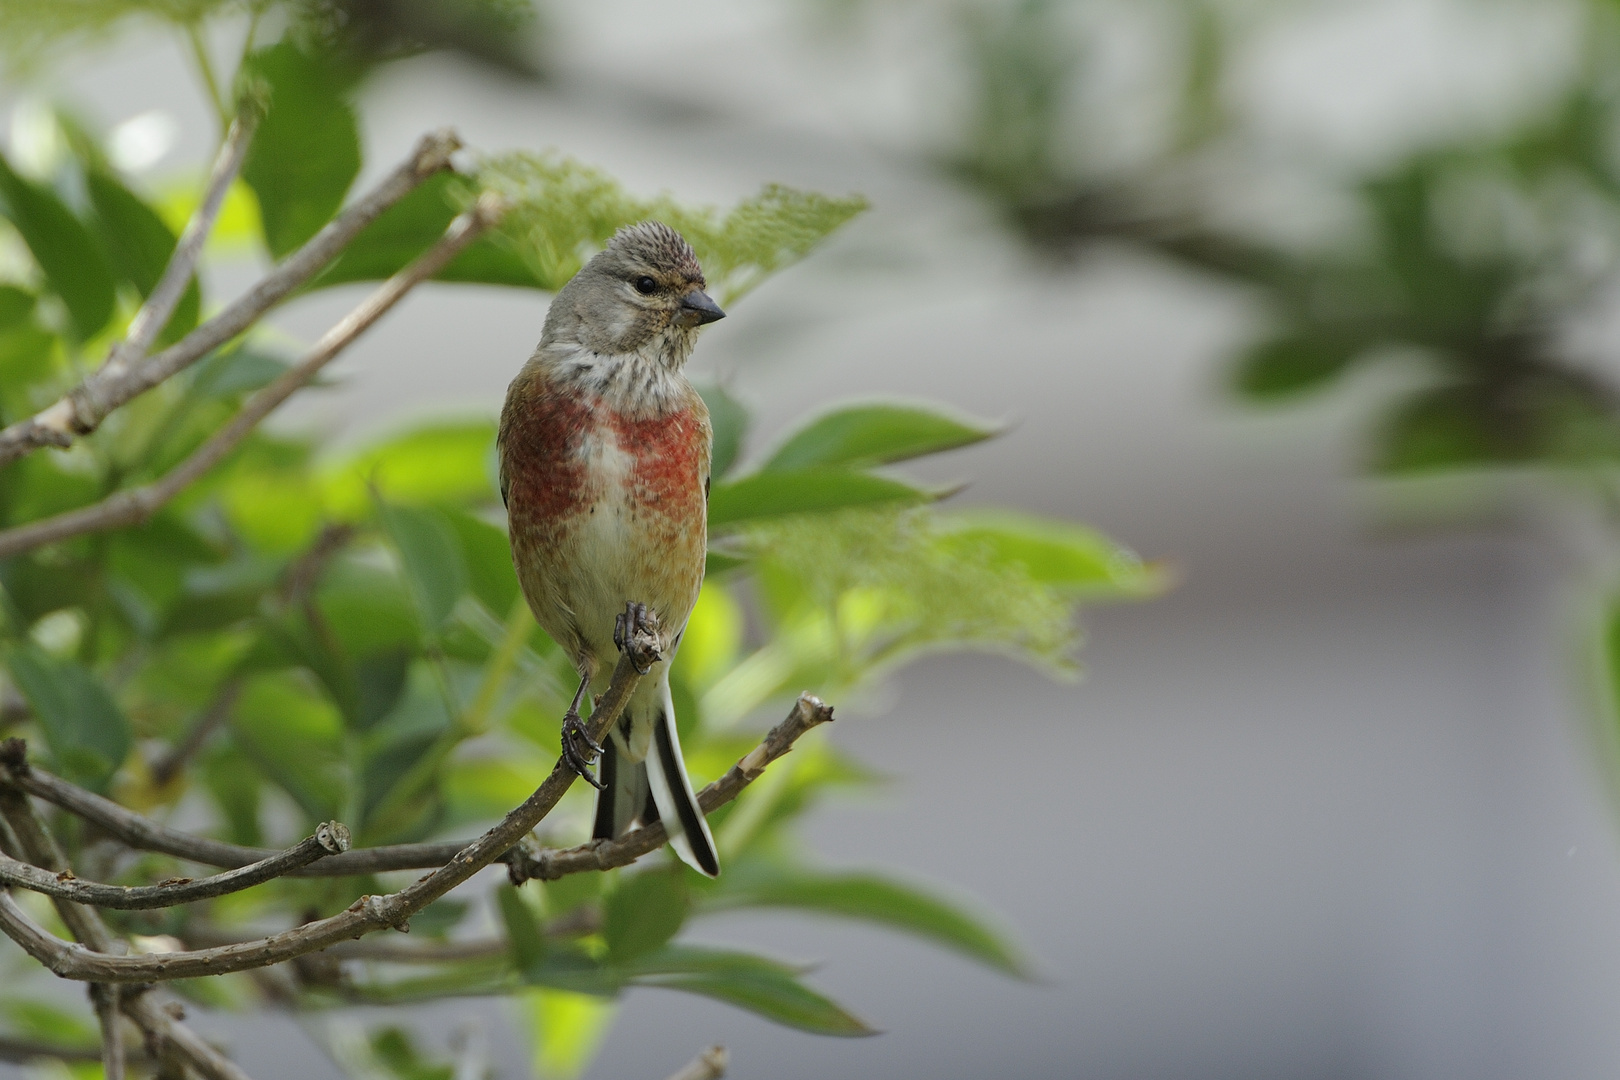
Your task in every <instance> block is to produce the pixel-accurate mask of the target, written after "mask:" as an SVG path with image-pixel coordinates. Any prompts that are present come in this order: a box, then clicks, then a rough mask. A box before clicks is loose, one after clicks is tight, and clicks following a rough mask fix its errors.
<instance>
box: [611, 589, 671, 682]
mask: <svg viewBox="0 0 1620 1080" xmlns="http://www.w3.org/2000/svg"><path fill="white" fill-rule="evenodd" d="M613 644H614V645H616V646H618V649H619V651H620V652H622V653H624V654H625V655H626V656H628V657H630V662H631V663H632V664H634V665H635V668H636V674H637V675H645V674H647V672H649V671H651V670H652V666H653V665H654V664H656V663H658V661H660V660H662V659H663V656H662V655H660V653H659V651H658V616H656V615H654V614H653V613H652V612H651V611H650V610H648V608H647V605H646V604H638V603H636V602H634V601H631V602H630V603H628V604H626V605H624V611H622V612H621V613H619V615H618V616H617V617H615V618H614V620H613Z"/></svg>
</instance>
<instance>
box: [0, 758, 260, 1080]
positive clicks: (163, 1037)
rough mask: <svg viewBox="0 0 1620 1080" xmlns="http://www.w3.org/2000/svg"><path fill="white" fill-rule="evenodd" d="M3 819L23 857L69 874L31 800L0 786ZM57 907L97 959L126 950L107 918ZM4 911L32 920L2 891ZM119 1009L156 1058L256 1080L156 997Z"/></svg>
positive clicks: (218, 1078) (222, 1076)
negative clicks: (121, 949) (109, 928)
mask: <svg viewBox="0 0 1620 1080" xmlns="http://www.w3.org/2000/svg"><path fill="white" fill-rule="evenodd" d="M0 816H3V817H4V818H5V822H6V824H7V825H8V826H10V838H11V839H14V840H15V841H16V843H17V844H18V852H17V853H18V854H20V855H22V856H23V857H24V858H27V859H28V860H29V861H30V862H33V863H35V864H37V865H38V866H40V867H42V868H44V869H46V870H53V871H56V872H57V873H62V872H64V871H69V869H70V868H69V867H68V865H67V859H66V858H64V857H63V855H62V850H61V848H59V847H57V846H56V840H55V838H54V837H52V836H51V834H50V832H49V831H48V830H47V829H46V828H45V822H44V821H43V820H42V819H41V818H40V816H39V814H38V813H37V812H36V811H35V810H34V807H33V805H32V804H31V803H29V801H28V798H27V796H25V795H23V794H21V793H20V792H18V791H16V790H14V789H12V788H9V787H0ZM53 903H54V904H55V906H56V911H57V914H58V915H60V916H61V917H62V922H63V923H64V924H66V926H67V928H68V930H69V931H70V932H71V933H72V934H73V936H74V937H76V938H78V939H79V940H80V941H82V942H83V943H84V944H85V945H86V946H88V947H89V948H90V949H93V950H95V952H94V953H92V954H91V955H99V954H101V953H105V952H110V951H111V950H113V949H116V948H121V947H122V946H123V942H121V941H119V940H118V939H117V938H116V937H114V936H113V934H112V931H110V930H108V929H107V924H106V923H104V922H102V921H101V916H100V915H97V914H96V913H95V912H94V911H91V910H90V909H89V908H84V907H80V906H79V905H77V904H70V903H68V902H67V901H65V900H54V901H53ZM0 908H6V909H9V911H14V912H16V913H17V914H18V915H21V917H22V918H23V919H24V920H27V918H28V917H27V916H26V915H22V909H21V908H19V907H17V905H16V901H14V900H13V899H12V898H11V893H9V892H0ZM8 932H9V931H8ZM47 936H49V937H51V940H52V941H54V942H56V944H57V945H59V946H62V947H64V948H74V949H77V950H78V951H79V952H84V951H85V949H83V948H81V947H79V946H67V945H65V944H64V943H63V942H62V941H60V940H59V939H57V938H56V937H54V936H51V935H47ZM120 959H122V958H121V957H120ZM118 1004H119V1008H120V1009H122V1010H123V1013H124V1015H125V1016H127V1017H129V1018H130V1019H131V1020H133V1021H135V1025H136V1026H137V1027H139V1028H140V1029H141V1032H142V1033H143V1034H144V1035H145V1036H146V1044H147V1049H148V1051H149V1052H150V1053H151V1055H152V1056H153V1057H155V1058H159V1059H161V1058H163V1057H165V1056H166V1055H167V1056H172V1057H174V1058H178V1059H180V1060H181V1061H182V1062H184V1063H185V1064H187V1065H190V1066H191V1067H192V1068H193V1069H195V1070H196V1071H197V1072H199V1073H201V1074H202V1075H203V1076H204V1077H205V1078H206V1080H251V1077H249V1076H248V1074H247V1073H245V1072H243V1071H242V1070H241V1069H240V1068H238V1067H237V1065H236V1064H235V1063H234V1062H232V1061H231V1060H230V1059H229V1058H227V1057H226V1056H225V1055H224V1054H221V1053H220V1052H219V1051H218V1050H216V1049H214V1048H213V1047H212V1046H210V1045H208V1043H206V1042H204V1041H203V1040H202V1038H201V1037H199V1036H198V1035H197V1033H196V1032H194V1031H192V1030H191V1029H190V1028H189V1027H187V1026H186V1025H184V1024H182V1023H180V1022H179V1020H178V1018H177V1017H175V1016H174V1015H171V1014H170V1012H169V1011H168V1009H166V1008H165V1007H164V1006H163V1005H161V1004H160V1003H159V1002H157V1001H156V1000H154V997H153V995H152V994H150V993H140V992H138V991H137V992H131V993H125V994H120V995H119V1000H118Z"/></svg>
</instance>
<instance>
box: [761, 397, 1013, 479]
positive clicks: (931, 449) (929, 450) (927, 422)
mask: <svg viewBox="0 0 1620 1080" xmlns="http://www.w3.org/2000/svg"><path fill="white" fill-rule="evenodd" d="M1000 430H1001V428H1000V427H999V426H998V425H995V424H989V423H985V422H984V421H979V420H969V419H965V418H962V417H957V416H952V415H949V414H947V413H945V412H943V411H941V410H939V409H938V408H935V407H922V406H914V405H892V404H871V405H852V406H847V407H845V408H842V409H838V410H836V411H834V412H831V413H828V414H827V415H826V416H823V417H820V418H819V419H816V420H813V421H811V422H810V423H809V424H807V425H805V426H804V427H803V428H801V429H799V430H798V431H797V432H795V433H794V434H792V435H790V436H788V439H787V441H786V442H785V443H783V444H782V446H781V447H780V448H779V449H778V450H777V451H776V453H774V454H772V455H771V457H770V460H769V461H767V462H766V463H765V465H764V468H765V469H766V470H769V471H783V470H794V469H810V468H816V467H824V466H845V467H848V468H864V467H867V466H870V465H885V464H888V463H890V462H896V461H906V460H908V459H910V458H915V457H921V456H923V455H924V454H936V453H939V452H940V451H942V450H952V449H955V448H956V447H959V446H968V445H970V444H972V443H976V442H981V441H983V440H985V439H988V438H990V437H991V436H992V435H995V434H996V433H997V432H999V431H1000Z"/></svg>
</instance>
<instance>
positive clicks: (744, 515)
mask: <svg viewBox="0 0 1620 1080" xmlns="http://www.w3.org/2000/svg"><path fill="white" fill-rule="evenodd" d="M938 497H939V493H938V492H931V491H926V490H924V489H922V488H917V487H913V486H912V485H910V484H907V483H904V482H902V481H900V480H890V479H889V478H887V477H883V476H873V475H871V474H870V473H862V472H853V471H851V470H849V469H822V468H818V469H796V470H793V471H787V470H781V471H775V470H773V471H770V472H760V473H754V474H753V475H751V476H745V477H743V478H742V479H740V480H733V481H731V482H729V483H725V484H717V485H715V487H714V488H713V489H712V490H711V491H710V493H709V527H710V528H711V529H718V528H722V527H724V526H727V525H735V524H738V523H739V522H744V521H757V520H759V519H761V518H773V517H783V516H785V515H787V514H804V513H821V512H824V511H828V510H838V509H842V508H844V507H850V506H876V505H879V504H884V503H887V504H897V505H910V504H916V503H923V502H929V501H931V500H933V499H935V498H938Z"/></svg>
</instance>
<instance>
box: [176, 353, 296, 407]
mask: <svg viewBox="0 0 1620 1080" xmlns="http://www.w3.org/2000/svg"><path fill="white" fill-rule="evenodd" d="M289 366H290V365H289V364H288V363H287V361H285V360H283V359H282V358H281V357H279V356H272V355H270V354H269V353H266V352H261V351H260V350H258V349H255V348H252V347H250V346H246V345H242V346H238V347H236V348H233V349H228V350H226V351H225V352H219V353H215V354H214V355H212V356H210V357H209V358H208V359H207V360H204V361H203V362H202V363H200V364H198V365H197V367H196V368H195V369H194V370H195V372H196V373H195V374H194V375H193V376H192V380H191V392H192V393H193V394H195V395H197V396H199V397H205V398H232V397H236V396H237V395H239V394H246V393H251V392H252V391H254V390H258V389H261V388H262V387H265V386H269V385H270V384H271V383H272V382H274V381H275V380H277V379H279V378H280V377H281V376H282V374H283V373H285V372H286V370H287V368H288V367H289Z"/></svg>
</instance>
